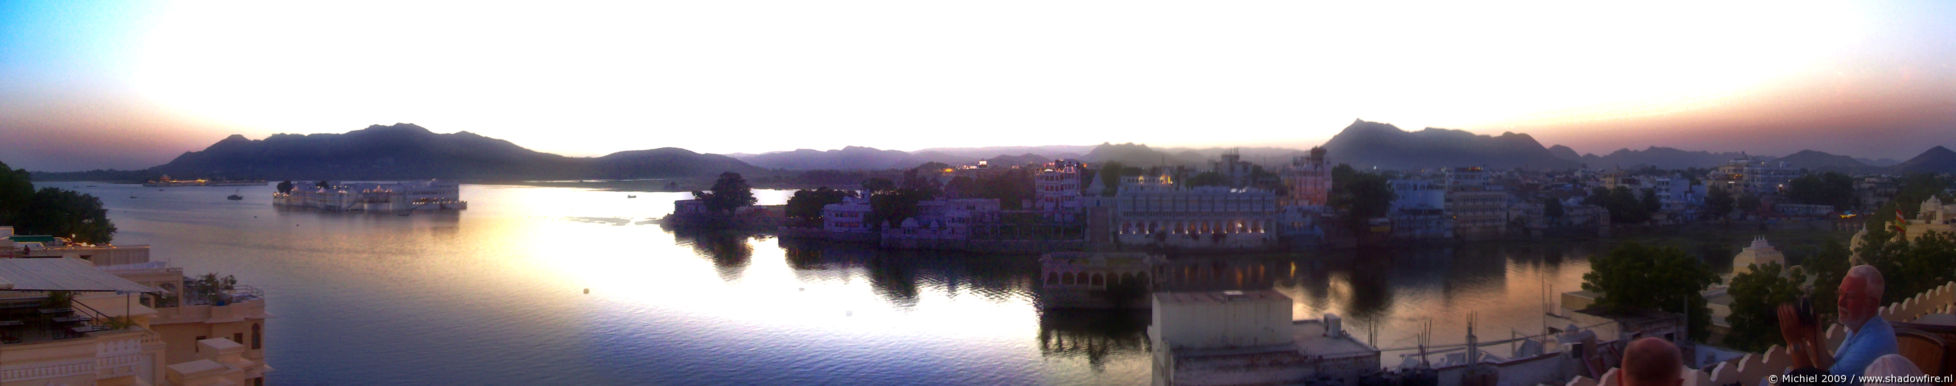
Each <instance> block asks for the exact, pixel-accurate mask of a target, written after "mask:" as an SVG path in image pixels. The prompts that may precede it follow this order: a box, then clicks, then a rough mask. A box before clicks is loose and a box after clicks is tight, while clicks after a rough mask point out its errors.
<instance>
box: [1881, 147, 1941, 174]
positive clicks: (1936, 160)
mask: <svg viewBox="0 0 1956 386" xmlns="http://www.w3.org/2000/svg"><path fill="white" fill-rule="evenodd" d="M1894 170H1895V171H1898V172H1902V173H1956V151H1950V150H1949V148H1946V147H1942V146H1936V147H1933V148H1929V150H1928V151H1924V152H1922V154H1920V155H1916V156H1915V158H1910V159H1908V160H1907V161H1902V163H1899V164H1895V166H1894Z"/></svg>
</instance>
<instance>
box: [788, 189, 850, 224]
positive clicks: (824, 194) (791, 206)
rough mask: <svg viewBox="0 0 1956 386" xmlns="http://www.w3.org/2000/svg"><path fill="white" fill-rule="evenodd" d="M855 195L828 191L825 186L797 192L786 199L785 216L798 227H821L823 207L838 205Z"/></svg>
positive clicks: (846, 192)
mask: <svg viewBox="0 0 1956 386" xmlns="http://www.w3.org/2000/svg"><path fill="white" fill-rule="evenodd" d="M855 195H856V193H855V192H851V191H846V190H835V189H829V187H827V186H824V187H820V188H816V189H815V190H797V191H795V195H794V196H790V197H788V207H787V209H786V212H787V216H788V219H789V220H790V221H793V222H794V223H795V224H796V225H799V226H804V227H809V226H821V225H822V207H823V206H827V205H829V204H835V203H840V202H842V199H843V198H846V197H853V196H855Z"/></svg>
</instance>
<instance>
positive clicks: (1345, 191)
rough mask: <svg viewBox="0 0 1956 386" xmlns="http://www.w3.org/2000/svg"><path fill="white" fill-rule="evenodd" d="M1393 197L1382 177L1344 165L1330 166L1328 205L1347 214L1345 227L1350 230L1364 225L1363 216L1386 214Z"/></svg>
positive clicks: (1390, 189)
mask: <svg viewBox="0 0 1956 386" xmlns="http://www.w3.org/2000/svg"><path fill="white" fill-rule="evenodd" d="M1396 198H1398V196H1397V195H1396V194H1394V193H1393V192H1392V184H1391V183H1389V182H1388V181H1387V180H1386V178H1385V176H1382V175H1378V174H1372V173H1365V172H1360V171H1358V170H1356V169H1352V167H1351V165H1346V164H1338V166H1337V167H1333V168H1331V197H1330V202H1329V204H1330V205H1331V207H1332V208H1336V209H1338V210H1340V211H1343V212H1345V213H1346V217H1345V221H1346V226H1349V227H1351V228H1352V229H1360V228H1362V227H1364V226H1365V220H1366V219H1370V218H1374V217H1379V216H1385V215H1386V214H1387V213H1386V212H1388V211H1390V210H1391V209H1392V200H1393V199H1396Z"/></svg>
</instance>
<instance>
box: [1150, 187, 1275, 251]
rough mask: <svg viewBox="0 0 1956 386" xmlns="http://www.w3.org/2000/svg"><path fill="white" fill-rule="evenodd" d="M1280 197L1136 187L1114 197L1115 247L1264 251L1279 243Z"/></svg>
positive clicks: (1222, 190) (1264, 192) (1213, 189)
mask: <svg viewBox="0 0 1956 386" xmlns="http://www.w3.org/2000/svg"><path fill="white" fill-rule="evenodd" d="M1277 214H1278V211H1277V197H1276V194H1274V193H1272V192H1270V191H1268V190H1262V189H1231V188H1223V187H1200V188H1193V189H1178V188H1173V187H1166V186H1148V185H1138V184H1137V185H1133V186H1128V187H1124V188H1122V189H1121V190H1120V192H1118V193H1117V194H1116V196H1115V216H1116V218H1115V221H1116V224H1118V225H1117V226H1116V227H1115V232H1116V235H1117V236H1116V241H1117V242H1119V243H1121V244H1128V245H1155V244H1158V245H1163V246H1173V247H1182V248H1261V247H1268V246H1271V245H1273V243H1275V242H1276V240H1277V238H1276V231H1277Z"/></svg>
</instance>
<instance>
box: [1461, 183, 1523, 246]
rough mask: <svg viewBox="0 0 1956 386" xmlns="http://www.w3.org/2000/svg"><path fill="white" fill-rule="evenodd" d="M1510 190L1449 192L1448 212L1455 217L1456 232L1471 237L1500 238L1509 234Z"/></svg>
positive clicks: (1481, 238) (1477, 238) (1468, 238)
mask: <svg viewBox="0 0 1956 386" xmlns="http://www.w3.org/2000/svg"><path fill="white" fill-rule="evenodd" d="M1510 197H1511V196H1510V195H1509V194H1508V192H1503V191H1498V190H1462V191H1448V192H1447V214H1448V215H1449V216H1451V217H1452V219H1453V234H1454V236H1456V237H1460V238H1462V239H1467V240H1486V239H1496V238H1501V237H1504V236H1506V235H1507V230H1508V220H1509V218H1508V215H1509V211H1508V201H1509V198H1510Z"/></svg>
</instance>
